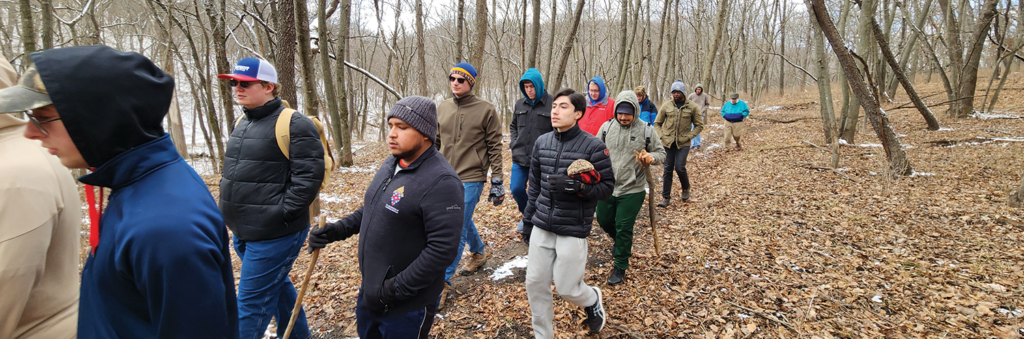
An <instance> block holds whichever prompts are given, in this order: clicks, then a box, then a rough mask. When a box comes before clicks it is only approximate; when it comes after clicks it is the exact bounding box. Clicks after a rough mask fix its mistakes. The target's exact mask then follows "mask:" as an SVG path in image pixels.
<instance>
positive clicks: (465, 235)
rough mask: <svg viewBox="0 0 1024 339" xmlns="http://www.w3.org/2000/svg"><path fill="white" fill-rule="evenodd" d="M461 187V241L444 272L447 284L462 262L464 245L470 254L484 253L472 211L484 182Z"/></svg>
mask: <svg viewBox="0 0 1024 339" xmlns="http://www.w3.org/2000/svg"><path fill="white" fill-rule="evenodd" d="M462 187H464V188H465V189H466V207H465V208H466V211H465V214H463V216H464V217H463V218H462V240H461V241H459V254H457V255H455V262H453V263H452V265H451V266H448V269H446V270H445V271H444V281H445V282H446V283H449V284H450V283H451V282H452V276H453V275H455V269H457V268H459V261H461V260H462V251H463V249H465V248H466V244H469V251H470V252H473V253H484V241H483V240H482V239H480V232H477V230H476V224H474V223H473V211H474V210H476V204H477V203H479V202H480V194H483V192H484V182H483V181H475V182H464V183H462Z"/></svg>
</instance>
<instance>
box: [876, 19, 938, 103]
mask: <svg viewBox="0 0 1024 339" xmlns="http://www.w3.org/2000/svg"><path fill="white" fill-rule="evenodd" d="M932 1H933V0H925V2H924V5H923V6H922V7H921V10H919V11H918V12H917V20H915V21H917V27H922V26H924V24H925V20H926V19H928V10H929V9H930V8H931V7H932ZM904 5H906V3H904V4H903V5H899V6H904ZM904 13H906V12H904ZM904 20H910V17H907V16H905V15H904ZM904 27H906V26H904ZM918 38H919V35H918V34H917V31H912V32H911V33H910V38H909V39H907V42H906V44H904V45H903V51H902V52H900V62H899V67H900V69H901V70H903V71H904V72H906V70H907V63H908V62H909V61H910V56H911V55H912V54H917V53H914V52H913V51H914V46H915V45H916V44H917V39H918ZM910 79H911V80H913V77H910ZM898 84H899V80H897V79H893V80H892V81H891V82H890V83H889V88H887V89H886V92H888V93H890V95H895V93H896V86H897V85H898Z"/></svg>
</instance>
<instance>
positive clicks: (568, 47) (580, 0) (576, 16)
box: [551, 0, 586, 88]
mask: <svg viewBox="0 0 1024 339" xmlns="http://www.w3.org/2000/svg"><path fill="white" fill-rule="evenodd" d="M585 4H586V0H577V1H576V10H575V11H574V12H573V15H572V20H571V21H570V22H571V24H570V26H569V35H567V36H566V37H565V43H564V44H562V56H561V59H560V60H559V61H558V70H557V71H555V82H554V83H553V85H554V86H552V87H551V88H561V87H562V79H564V78H565V65H566V63H568V62H569V53H571V52H572V45H573V43H574V42H576V32H577V31H578V30H579V28H580V19H581V18H582V17H583V5H585Z"/></svg>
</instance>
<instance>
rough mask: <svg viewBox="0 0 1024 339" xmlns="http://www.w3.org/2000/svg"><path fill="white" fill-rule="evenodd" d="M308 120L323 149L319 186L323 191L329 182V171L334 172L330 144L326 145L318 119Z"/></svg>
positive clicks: (321, 125)
mask: <svg viewBox="0 0 1024 339" xmlns="http://www.w3.org/2000/svg"><path fill="white" fill-rule="evenodd" d="M309 119H310V120H312V121H313V125H315V126H316V131H317V133H320V144H321V145H323V147H324V167H325V170H324V181H323V182H322V183H321V184H320V188H321V189H323V188H324V187H326V186H327V182H329V181H330V180H331V171H333V170H334V155H333V154H331V148H330V144H328V143H327V134H326V133H324V124H323V123H322V122H320V118H319V117H309Z"/></svg>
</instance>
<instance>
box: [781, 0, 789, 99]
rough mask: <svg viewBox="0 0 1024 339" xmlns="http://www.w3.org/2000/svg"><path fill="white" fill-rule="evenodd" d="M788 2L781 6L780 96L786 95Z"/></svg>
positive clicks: (783, 2)
mask: <svg viewBox="0 0 1024 339" xmlns="http://www.w3.org/2000/svg"><path fill="white" fill-rule="evenodd" d="M786 2H787V1H782V3H781V4H780V5H781V6H780V7H781V10H782V20H781V21H779V27H780V28H779V35H781V41H780V42H779V96H780V97H781V96H784V95H786V62H785V60H784V59H785V58H786Z"/></svg>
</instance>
